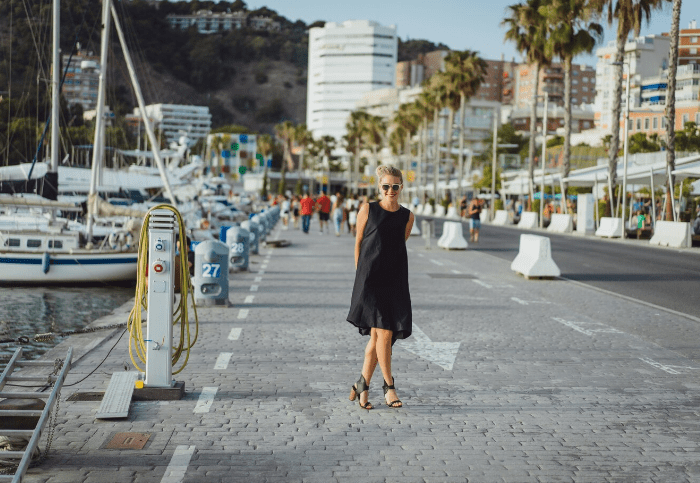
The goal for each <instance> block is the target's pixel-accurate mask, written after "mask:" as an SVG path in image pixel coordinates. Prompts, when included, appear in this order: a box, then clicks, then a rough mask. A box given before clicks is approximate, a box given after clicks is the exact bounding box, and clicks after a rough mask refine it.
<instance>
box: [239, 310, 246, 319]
mask: <svg viewBox="0 0 700 483" xmlns="http://www.w3.org/2000/svg"><path fill="white" fill-rule="evenodd" d="M246 317H248V309H240V310H239V311H238V318H239V319H245V318H246Z"/></svg>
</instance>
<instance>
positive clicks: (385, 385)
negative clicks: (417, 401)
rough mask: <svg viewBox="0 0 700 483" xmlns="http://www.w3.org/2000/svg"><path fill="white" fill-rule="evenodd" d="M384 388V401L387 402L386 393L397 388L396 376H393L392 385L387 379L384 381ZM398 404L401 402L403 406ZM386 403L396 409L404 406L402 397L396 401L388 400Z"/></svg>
mask: <svg viewBox="0 0 700 483" xmlns="http://www.w3.org/2000/svg"><path fill="white" fill-rule="evenodd" d="M382 389H384V402H386V393H387V392H389V391H390V390H392V389H393V390H394V391H395V390H396V388H395V387H394V378H393V377H392V378H391V386H390V385H389V384H387V383H386V381H384V385H383V386H382ZM397 404H401V406H397ZM386 405H387V406H389V407H390V408H394V409H399V408H402V407H403V403H402V402H401V399H397V400H396V401H391V402H388V403H386Z"/></svg>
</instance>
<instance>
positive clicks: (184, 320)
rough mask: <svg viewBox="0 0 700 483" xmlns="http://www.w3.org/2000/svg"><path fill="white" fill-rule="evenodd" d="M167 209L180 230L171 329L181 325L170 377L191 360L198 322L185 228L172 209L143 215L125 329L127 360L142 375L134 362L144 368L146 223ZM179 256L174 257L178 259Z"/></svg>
mask: <svg viewBox="0 0 700 483" xmlns="http://www.w3.org/2000/svg"><path fill="white" fill-rule="evenodd" d="M158 209H166V210H170V211H172V212H173V213H175V217H176V218H177V223H178V226H179V227H180V229H179V240H180V254H179V260H180V270H179V273H176V274H175V276H176V277H178V276H179V277H180V301H179V303H177V304H173V305H174V311H173V326H175V325H177V324H180V340H179V341H178V344H177V346H175V347H173V349H174V350H173V351H172V361H173V362H172V363H173V374H177V373H179V372H180V371H182V370H183V369H184V368H185V366H186V365H187V361H188V360H189V358H190V349H192V347H193V346H194V344H195V342H197V337H198V335H199V319H198V317H197V306H196V305H195V304H194V287H193V286H192V282H191V280H190V271H189V267H188V263H187V253H188V251H189V249H190V247H188V246H187V243H186V240H187V237H186V234H185V224H184V222H183V221H182V216H181V215H180V212H179V211H177V208H175V207H174V206H172V205H158V206H155V207H153V208H151V209H150V210H148V213H146V216H145V217H144V219H143V225H142V226H141V235H140V237H139V255H138V262H137V266H138V272H137V275H136V295H135V297H134V308H132V309H131V312H130V313H129V320H128V322H127V329H128V330H129V356H130V357H131V362H132V363H133V364H134V366H135V367H136V369H138V370H139V371H141V372H145V371H144V370H143V369H141V367H140V366H139V364H138V363H137V362H136V359H135V358H134V353H135V354H136V356H137V357H138V359H139V360H140V361H141V362H142V363H143V364H145V363H146V341H145V340H144V339H145V337H144V333H143V327H142V324H141V313H142V312H141V311H142V309H146V310H148V295H147V293H148V287H147V281H148V275H147V269H148V223H149V219H150V217H151V212H152V211H153V210H158ZM177 256H178V255H176V257H177ZM189 295H191V296H192V310H193V312H194V320H195V334H194V340H192V338H191V334H190V323H189V313H188V304H187V300H188V296H189ZM183 353H185V359H184V361H183V362H182V365H181V366H180V367H178V368H177V369H176V365H177V362H178V361H179V360H180V357H181V356H182V354H183Z"/></svg>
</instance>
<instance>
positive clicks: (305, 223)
mask: <svg viewBox="0 0 700 483" xmlns="http://www.w3.org/2000/svg"><path fill="white" fill-rule="evenodd" d="M299 205H300V209H301V229H302V230H303V231H304V233H309V225H310V224H311V215H312V214H313V212H314V200H313V198H311V196H310V195H309V192H308V191H307V192H305V193H304V197H303V198H302V199H301V200H300V201H299Z"/></svg>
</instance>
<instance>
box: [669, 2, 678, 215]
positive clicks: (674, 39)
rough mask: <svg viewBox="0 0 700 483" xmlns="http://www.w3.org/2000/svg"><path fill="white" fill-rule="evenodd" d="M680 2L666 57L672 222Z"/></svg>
mask: <svg viewBox="0 0 700 483" xmlns="http://www.w3.org/2000/svg"><path fill="white" fill-rule="evenodd" d="M681 2H682V0H674V1H673V21H672V24H671V51H670V53H669V55H668V59H669V62H668V88H667V90H666V172H667V173H668V180H667V181H666V192H667V193H669V196H667V197H666V219H667V220H673V219H674V218H673V204H672V203H671V196H673V186H674V180H673V170H674V169H676V70H677V69H678V34H679V23H680V17H681Z"/></svg>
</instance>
